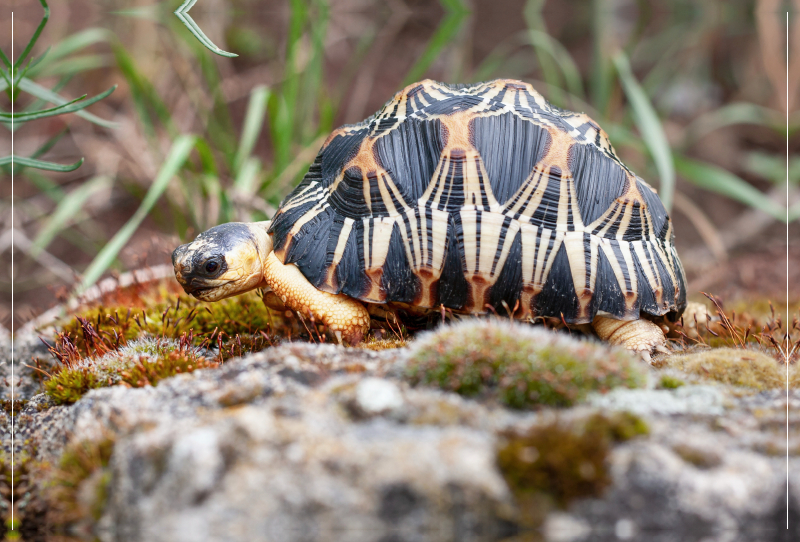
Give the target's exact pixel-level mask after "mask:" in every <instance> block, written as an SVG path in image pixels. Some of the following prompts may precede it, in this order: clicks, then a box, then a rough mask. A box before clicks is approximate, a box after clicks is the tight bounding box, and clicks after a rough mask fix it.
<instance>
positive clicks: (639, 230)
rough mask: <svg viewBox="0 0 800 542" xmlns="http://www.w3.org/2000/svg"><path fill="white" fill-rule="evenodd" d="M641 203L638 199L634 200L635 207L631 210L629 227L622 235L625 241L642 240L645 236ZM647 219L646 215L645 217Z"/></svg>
mask: <svg viewBox="0 0 800 542" xmlns="http://www.w3.org/2000/svg"><path fill="white" fill-rule="evenodd" d="M643 210H644V209H642V206H641V204H640V203H639V202H638V201H634V202H633V209H632V210H631V219H630V221H629V222H628V227H627V228H626V229H625V233H624V234H623V235H622V240H623V241H640V240H642V239H643V238H644V232H645V224H644V222H643V221H642V211H643ZM645 219H646V217H645Z"/></svg>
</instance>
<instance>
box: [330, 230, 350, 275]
mask: <svg viewBox="0 0 800 542" xmlns="http://www.w3.org/2000/svg"><path fill="white" fill-rule="evenodd" d="M353 222H355V220H353V219H352V218H345V219H344V225H343V226H342V231H340V232H339V240H338V241H337V242H336V250H335V251H334V253H333V263H332V264H331V270H333V269H334V268H335V267H336V266H337V265H339V262H340V261H341V260H342V256H343V255H344V249H345V246H347V239H348V238H349V237H350V231H351V230H352V229H353Z"/></svg>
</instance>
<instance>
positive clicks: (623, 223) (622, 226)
mask: <svg viewBox="0 0 800 542" xmlns="http://www.w3.org/2000/svg"><path fill="white" fill-rule="evenodd" d="M622 207H623V208H624V209H625V212H624V213H625V214H623V215H622V220H620V222H619V228H618V229H617V240H618V241H622V238H623V237H625V234H626V233H627V232H628V225H629V224H630V223H631V214H632V213H633V205H631V204H629V203H623V204H622Z"/></svg>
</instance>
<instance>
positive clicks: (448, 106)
mask: <svg viewBox="0 0 800 542" xmlns="http://www.w3.org/2000/svg"><path fill="white" fill-rule="evenodd" d="M482 102H483V98H481V97H480V96H474V95H471V94H469V95H455V96H453V97H451V98H445V99H444V100H439V101H436V102H433V103H432V104H430V105H428V106H425V107H424V108H423V109H422V111H424V112H425V113H427V114H428V115H450V114H452V113H457V112H459V111H464V110H467V109H470V108H472V107H474V106H476V105H478V104H480V103H482Z"/></svg>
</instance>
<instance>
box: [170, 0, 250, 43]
mask: <svg viewBox="0 0 800 542" xmlns="http://www.w3.org/2000/svg"><path fill="white" fill-rule="evenodd" d="M195 2H197V0H186V1H185V2H184V3H183V4H181V5H180V7H179V8H178V9H176V10H175V12H174V13H175V15H176V16H177V17H178V19H180V21H181V22H182V23H183V24H184V25H185V26H186V28H188V29H189V31H190V32H191V33H192V34H194V37H195V38H197V39H198V41H199V42H200V43H202V44H203V45H205V46H206V48H207V49H208V50H209V51H211V52H212V53H215V54H218V55H219V56H227V57H236V56H239V55H237V54H234V53H228V52H227V51H223V50H222V49H220V48H219V47H217V46H216V45H214V43H213V42H212V41H211V40H210V39H208V36H206V35H205V34H204V33H203V31H202V30H200V27H199V26H197V23H195V22H194V19H192V18H191V17H190V16H189V10H190V9H192V6H194V4H195Z"/></svg>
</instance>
